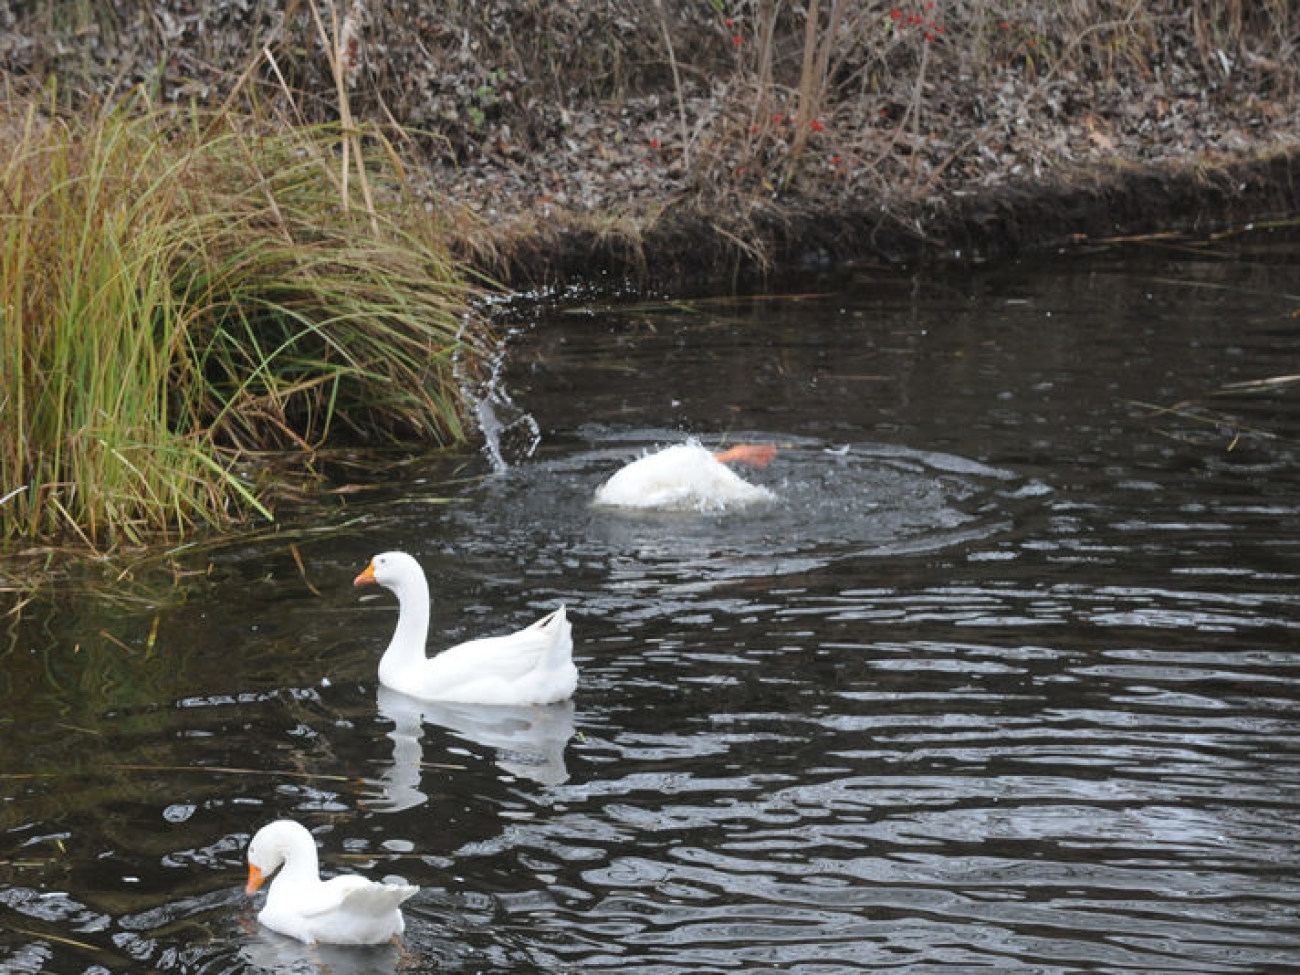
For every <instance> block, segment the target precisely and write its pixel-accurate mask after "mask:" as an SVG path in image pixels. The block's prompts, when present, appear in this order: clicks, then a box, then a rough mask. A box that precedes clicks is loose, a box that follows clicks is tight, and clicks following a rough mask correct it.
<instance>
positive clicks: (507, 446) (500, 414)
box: [452, 323, 542, 474]
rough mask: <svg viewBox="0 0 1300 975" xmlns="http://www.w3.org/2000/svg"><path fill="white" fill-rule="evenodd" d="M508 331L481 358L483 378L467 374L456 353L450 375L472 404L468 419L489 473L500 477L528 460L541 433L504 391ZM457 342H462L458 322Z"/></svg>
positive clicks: (533, 452) (505, 390)
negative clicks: (484, 370) (485, 373)
mask: <svg viewBox="0 0 1300 975" xmlns="http://www.w3.org/2000/svg"><path fill="white" fill-rule="evenodd" d="M517 334H518V332H517V330H511V331H508V332H506V333H505V335H504V336H503V337H502V338H501V339H500V340H499V341H498V342H496V344H495V345H494V347H493V348H492V349H491V350H490V351H488V352H487V354H485V355H484V356H482V357H481V359H480V360H479V362H480V363H481V364H482V365H484V366H486V372H487V375H486V377H478V376H471V375H469V374H468V373H467V370H466V367H465V361H464V358H463V357H462V356H461V355H460V353H459V352H457V354H456V355H455V356H454V357H453V360H452V362H453V374H454V375H455V377H456V383H457V385H458V386H460V389H461V394H462V395H463V396H464V397H465V399H466V400H467V401H468V402H469V403H470V404H471V405H472V407H473V410H472V414H471V415H472V417H473V419H474V422H475V425H476V426H477V427H478V432H479V434H480V435H481V436H482V438H483V455H484V456H485V457H486V458H487V460H488V463H489V464H491V465H492V470H493V471H494V472H495V473H497V474H503V473H505V472H506V471H508V470H509V469H510V468H511V467H512V466H514V465H516V464H519V463H521V462H522V461H525V460H528V459H529V458H530V457H532V456H533V454H535V453H536V452H537V448H538V446H539V445H540V444H541V442H542V431H541V428H540V427H539V426H538V425H537V420H536V419H534V417H533V415H532V414H531V413H529V412H528V411H527V410H525V409H524V408H523V407H521V406H520V405H519V404H518V403H516V402H515V401H514V398H513V397H512V396H511V395H510V393H509V391H508V390H507V389H506V385H505V380H504V378H503V374H504V372H505V367H506V347H507V345H508V344H509V341H510V339H511V338H513V337H514V336H515V335H517ZM457 339H458V342H464V340H465V332H464V325H463V323H462V326H461V332H460V334H459V335H458V336H457Z"/></svg>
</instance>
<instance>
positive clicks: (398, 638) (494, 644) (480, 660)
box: [353, 552, 578, 706]
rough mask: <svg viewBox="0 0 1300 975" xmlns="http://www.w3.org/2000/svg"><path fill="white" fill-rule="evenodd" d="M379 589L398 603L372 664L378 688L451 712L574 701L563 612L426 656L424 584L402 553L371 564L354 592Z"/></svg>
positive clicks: (569, 639) (569, 637) (568, 634)
mask: <svg viewBox="0 0 1300 975" xmlns="http://www.w3.org/2000/svg"><path fill="white" fill-rule="evenodd" d="M370 583H378V584H379V585H381V586H383V587H384V588H385V589H387V590H389V591H390V592H392V593H393V594H394V595H395V596H396V597H397V629H396V631H395V632H394V633H393V639H392V641H391V642H390V643H389V644H388V649H387V650H385V651H384V656H383V657H382V658H381V659H380V661H379V682H380V683H381V684H383V685H384V686H385V687H391V688H392V689H393V690H395V691H401V692H402V693H403V694H409V695H410V696H411V697H418V698H421V699H423V700H426V701H446V702H451V703H456V704H508V705H514V706H521V705H527V704H553V703H555V702H556V701H563V700H566V699H568V698H570V697H572V696H573V691H574V689H575V688H576V687H577V686H578V668H577V667H575V666H574V665H573V636H572V630H571V628H570V626H569V620H568V617H567V616H566V615H565V612H564V607H563V606H561V607H560V608H559V609H557V610H556V611H555V612H553V613H551V614H550V615H549V616H545V617H543V618H542V619H540V620H538V621H537V622H536V623H534V624H533V625H532V626H529V627H527V628H526V629H522V630H518V631H517V632H515V633H509V634H506V635H505V636H491V637H484V638H483V639H479V640H470V641H469V642H468V643H460V644H457V645H456V646H454V647H450V648H448V649H446V650H444V651H442V653H440V654H438V655H437V656H435V657H427V656H425V644H426V642H427V641H428V638H429V605H430V604H429V584H428V582H426V581H425V578H424V570H423V569H421V568H420V563H418V562H416V561H415V559H413V558H411V556H409V555H407V554H406V553H405V552H384V553H382V554H380V555H376V556H375V557H374V558H373V559H371V560H370V564H369V565H368V566H366V568H365V570H364V571H363V572H362V573H361V574H360V575H358V576H357V577H356V579H355V580H353V584H354V585H358V586H364V585H367V584H370Z"/></svg>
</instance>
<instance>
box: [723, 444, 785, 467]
mask: <svg viewBox="0 0 1300 975" xmlns="http://www.w3.org/2000/svg"><path fill="white" fill-rule="evenodd" d="M713 456H714V459H716V460H718V461H720V462H722V463H723V464H729V463H731V462H732V461H735V462H736V463H739V464H751V465H753V466H754V467H766V466H767V465H768V464H769V463H770V462H771V460H772V458H773V457H775V456H776V448H775V447H774V446H772V445H771V444H770V443H742V444H736V446H734V447H732V448H731V449H730V450H724V451H722V452H721V453H717V454H714V455H713Z"/></svg>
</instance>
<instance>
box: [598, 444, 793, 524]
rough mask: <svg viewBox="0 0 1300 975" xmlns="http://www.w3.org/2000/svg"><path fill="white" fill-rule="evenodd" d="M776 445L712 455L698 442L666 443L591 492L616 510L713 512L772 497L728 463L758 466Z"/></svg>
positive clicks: (769, 456) (768, 458)
mask: <svg viewBox="0 0 1300 975" xmlns="http://www.w3.org/2000/svg"><path fill="white" fill-rule="evenodd" d="M775 453H776V448H774V447H770V446H766V445H756V444H741V445H739V446H737V447H733V448H731V449H730V450H727V451H724V452H722V453H718V454H715V453H712V452H711V451H709V450H707V449H706V448H705V447H703V446H701V445H700V444H699V443H698V442H696V441H694V440H691V441H688V442H686V443H684V444H676V445H674V446H671V447H665V448H664V449H663V450H659V451H656V452H655V453H653V454H647V455H646V456H644V457H641V458H639V459H637V460H634V461H632V463H630V464H628V465H627V466H626V467H624V468H622V469H621V470H619V471H618V472H617V473H615V474H614V475H613V476H612V477H611V478H610V479H609V480H607V481H606V482H605V483H604V484H602V485H601V486H600V487H599V488H598V489H597V490H596V503H597V504H601V505H608V506H610V507H616V508H656V509H660V510H667V511H716V510H720V509H723V508H727V507H732V506H740V505H746V504H751V503H753V502H755V501H771V500H773V499H774V498H775V495H774V494H773V493H772V492H771V491H769V490H768V489H767V488H765V487H762V486H761V485H757V484H751V483H750V482H749V481H746V480H745V479H744V478H742V477H741V476H740V475H739V474H737V473H736V472H735V471H733V470H731V468H729V467H727V463H729V462H733V461H738V462H741V463H747V464H752V465H754V466H757V467H761V466H763V465H765V464H766V463H768V461H770V460H771V459H772V456H773V455H774V454H775Z"/></svg>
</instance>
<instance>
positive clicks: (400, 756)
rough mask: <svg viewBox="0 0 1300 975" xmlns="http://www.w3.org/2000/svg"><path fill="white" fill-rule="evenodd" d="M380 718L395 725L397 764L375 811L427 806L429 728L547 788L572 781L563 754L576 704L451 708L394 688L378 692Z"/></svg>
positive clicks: (383, 780) (384, 780) (383, 782)
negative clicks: (492, 755) (484, 751)
mask: <svg viewBox="0 0 1300 975" xmlns="http://www.w3.org/2000/svg"><path fill="white" fill-rule="evenodd" d="M377 700H378V705H379V713H380V714H381V715H383V717H385V718H387V719H388V720H389V721H391V722H392V723H393V730H392V731H390V732H388V737H389V738H391V739H392V741H393V761H392V764H391V765H389V767H388V768H387V769H385V770H384V772H383V774H382V775H381V776H380V777H379V783H378V784H379V785H380V786H381V787H382V792H381V796H380V798H378V799H376V800H374V802H373V805H375V806H376V807H377V808H380V809H383V810H385V811H387V812H399V811H401V810H403V809H410V808H412V807H414V806H418V805H420V804H421V803H423V802H424V801H425V800H426V799H427V798H428V796H426V795H425V794H424V792H422V791H421V790H420V785H421V779H422V776H423V771H424V746H423V743H422V739H423V736H424V723H425V722H426V721H428V722H432V723H433V724H437V725H441V726H442V727H444V728H446V729H448V730H449V731H451V732H453V733H454V734H456V735H458V736H460V737H462V738H467V739H469V740H470V741H473V742H476V743H478V744H480V745H485V746H487V747H489V748H492V749H495V751H496V763H497V765H498V767H500V768H501V770H502V771H504V772H509V773H510V774H511V775H517V776H520V777H522V778H528V779H532V780H533V781H535V782H540V783H541V784H542V785H559V784H560V783H561V782H565V781H567V780H568V778H569V771H568V768H567V767H566V766H565V763H564V749H565V747H566V746H567V745H568V743H569V739H570V738H572V737H573V702H572V701H562V702H560V703H558V704H546V705H539V704H534V705H525V706H519V707H515V706H508V705H500V704H447V703H443V702H437V701H422V700H420V699H418V698H414V697H410V696H409V695H406V694H402V693H401V692H400V691H394V690H392V689H391V688H388V687H384V686H382V685H381V686H380V687H379V689H378V698H377Z"/></svg>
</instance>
